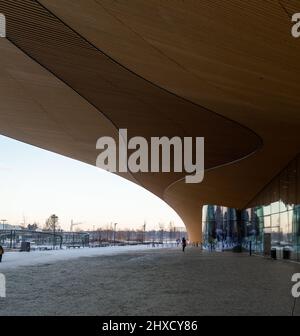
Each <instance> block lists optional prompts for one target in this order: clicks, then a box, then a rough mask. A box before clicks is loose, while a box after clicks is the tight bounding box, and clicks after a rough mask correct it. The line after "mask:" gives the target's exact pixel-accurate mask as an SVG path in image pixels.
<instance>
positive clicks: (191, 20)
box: [0, 0, 300, 240]
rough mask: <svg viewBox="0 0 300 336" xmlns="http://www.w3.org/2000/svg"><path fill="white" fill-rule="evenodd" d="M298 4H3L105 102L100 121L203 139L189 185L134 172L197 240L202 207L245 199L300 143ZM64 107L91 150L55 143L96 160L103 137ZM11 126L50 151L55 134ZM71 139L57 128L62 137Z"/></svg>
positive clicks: (76, 83)
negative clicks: (294, 26) (195, 177)
mask: <svg viewBox="0 0 300 336" xmlns="http://www.w3.org/2000/svg"><path fill="white" fill-rule="evenodd" d="M292 6H293V7H292ZM298 7H299V6H298ZM283 8H285V9H286V11H285V10H283ZM296 8H297V3H296V2H293V1H291V2H290V1H289V2H286V1H281V5H280V4H279V3H278V2H277V1H264V2H262V1H260V0H250V1H247V2H245V1H242V0H240V1H239V0H236V1H230V0H229V1H226V2H225V1H220V0H218V1H217V0H209V1H208V0H205V1H194V0H188V1H184V2H183V1H179V0H174V1H160V0H150V1H137V0H131V1H125V0H120V1H109V0H97V1H91V0H76V1H74V0H63V1H62V0H51V1H50V0H41V1H29V0H24V1H13V0H2V1H0V12H3V13H5V14H6V16H7V22H8V39H9V40H10V41H11V42H12V43H13V44H15V45H16V46H17V47H19V48H20V49H22V50H23V51H24V52H25V53H26V54H27V55H28V56H30V57H31V58H32V59H34V60H35V61H37V62H39V63H40V64H41V65H42V66H43V67H44V68H46V69H48V71H50V72H51V73H53V74H54V75H55V76H56V77H57V78H58V79H60V80H61V81H63V82H64V83H65V84H66V86H69V87H70V88H72V89H73V90H74V91H75V92H77V93H78V94H79V95H80V96H81V97H82V98H84V99H85V100H86V104H88V103H89V104H90V105H92V106H90V108H94V110H95V109H97V110H98V111H99V122H96V121H95V122H94V125H93V126H94V128H95V130H96V129H97V125H98V123H99V125H100V124H101V123H102V121H103V120H106V121H107V120H108V121H110V122H111V124H112V125H113V126H114V127H126V128H128V129H129V133H130V136H133V135H143V136H145V137H150V136H156V135H167V136H174V135H179V136H205V138H206V152H205V160H206V168H207V169H209V170H208V171H207V172H206V175H205V179H204V182H203V183H201V184H199V185H190V184H189V185H188V184H185V183H184V182H182V181H181V178H182V175H180V174H158V175H157V174H156V175H155V174H154V175H153V174H142V175H138V174H135V176H134V178H135V179H136V180H137V181H139V183H140V184H141V185H143V186H145V187H146V188H147V189H149V190H151V191H153V192H154V193H156V194H157V195H159V196H160V197H162V198H163V199H165V200H166V201H167V202H168V203H169V204H170V205H171V206H173V207H174V209H175V210H176V211H177V212H178V213H179V214H180V215H181V216H182V218H183V220H184V222H185V224H186V225H187V227H188V229H189V231H190V232H191V235H192V237H193V239H194V240H198V239H200V238H199V237H200V235H201V233H200V231H201V225H200V223H199V220H200V206H201V204H207V203H214V204H224V205H228V206H235V207H243V206H244V205H245V204H247V203H248V202H249V200H250V199H251V198H253V196H254V195H255V194H256V193H257V192H258V191H259V190H260V189H261V188H262V187H263V186H264V185H265V184H266V183H267V182H269V181H270V179H271V178H272V177H273V176H274V175H275V174H276V173H278V171H279V170H281V169H282V167H283V166H284V165H285V164H286V163H287V162H288V161H289V160H290V159H291V158H292V157H293V156H295V155H296V154H297V153H298V152H299V148H300V137H299V135H298V129H299V124H300V118H299V112H298V111H299V105H300V98H299V95H298V93H299V89H300V85H299V75H300V64H299V63H298V60H299V56H300V43H299V41H297V40H296V39H293V38H292V37H291V36H290V26H291V24H290V18H289V17H288V15H289V13H290V12H291V11H294V10H295V9H296ZM298 9H299V11H300V8H298ZM27 62H28V60H27ZM19 65H20V68H22V63H21V62H20V63H19ZM41 71H42V70H41ZM27 80H28V81H30V76H28V77H27ZM58 82H59V81H58ZM57 85H63V84H62V83H60V84H57ZM75 92H74V95H76V93H75ZM33 94H34V92H33ZM50 94H51V95H52V94H53V97H54V96H55V94H54V91H53V92H51V93H50ZM77 96H78V95H77ZM36 97H38V99H43V98H44V97H43V96H41V95H40V92H39V91H36ZM56 102H57V105H58V104H59V102H60V100H56ZM87 102H88V103H87ZM62 104H63V105H64V106H65V105H66V104H65V102H62ZM56 108H57V110H56V111H60V115H59V116H57V122H58V123H59V122H60V118H62V119H63V120H64V122H65V123H66V120H70V123H72V127H73V129H70V128H68V129H67V133H68V134H71V135H73V134H78V132H79V131H80V134H81V133H82V132H84V134H83V135H82V137H84V138H85V140H84V145H85V148H90V154H87V152H88V151H87V152H84V151H83V149H82V148H81V149H80V148H79V149H78V150H77V151H75V152H76V153H74V151H71V150H70V151H69V152H68V150H66V148H65V149H64V150H57V148H56V147H55V146H54V145H53V150H55V151H61V153H62V154H65V155H69V156H71V157H75V156H76V158H79V159H81V160H82V161H85V162H88V163H92V164H94V162H95V156H94V154H95V151H94V147H95V136H97V135H96V134H94V133H93V136H89V134H88V132H86V131H83V130H80V127H81V124H80V123H77V124H76V122H74V121H72V120H71V119H72V117H71V116H70V114H68V115H67V116H68V117H66V115H64V112H63V111H62V109H60V108H59V107H57V106H56ZM82 111H84V110H82ZM71 112H72V111H70V113H71ZM19 113H20V112H19ZM51 113H55V112H53V111H51ZM15 117H17V113H15ZM81 117H82V116H81ZM86 117H87V120H89V119H90V117H89V115H86ZM62 125H63V124H62ZM242 125H243V126H242ZM22 127H23V128H25V129H28V121H27V123H26V121H25V120H23V123H18V130H20V129H22ZM49 127H50V126H49ZM60 128H61V130H62V132H64V126H61V127H60ZM32 129H33V130H34V131H36V129H35V128H34V127H32ZM250 129H251V130H252V131H251V130H250ZM102 131H103V129H101V128H99V133H100V134H98V137H99V136H101V135H107V134H106V133H102ZM9 133H11V136H13V137H16V136H17V138H18V139H20V140H23V141H27V142H31V143H36V144H37V145H40V146H42V147H43V146H45V147H46V148H48V149H51V146H52V141H51V139H49V138H48V139H47V143H46V142H45V143H44V145H43V143H42V142H38V141H36V139H35V133H34V132H32V134H31V137H29V138H28V137H23V136H22V135H20V134H21V132H19V133H18V131H16V129H15V128H14V124H13V122H11V123H10V127H9V128H7V129H6V133H5V134H7V135H9ZM256 134H258V135H259V136H257V135H256ZM259 137H260V138H261V139H263V143H264V146H263V147H262V148H261V147H260V146H261V139H260V138H259ZM62 141H64V140H63V139H62V138H61V139H59V138H54V136H53V144H56V146H57V144H59V143H61V142H62ZM61 146H62V145H61ZM257 149H259V150H258V151H257V152H256V153H255V154H254V155H250V156H248V154H250V153H253V152H255V151H256V150H257ZM92 153H93V154H92ZM242 158H244V160H240V159H242ZM231 162H232V164H229V163H231ZM224 164H227V165H225V166H223V165H224ZM218 166H219V168H216V167H218ZM220 166H222V167H220ZM176 181H177V182H176Z"/></svg>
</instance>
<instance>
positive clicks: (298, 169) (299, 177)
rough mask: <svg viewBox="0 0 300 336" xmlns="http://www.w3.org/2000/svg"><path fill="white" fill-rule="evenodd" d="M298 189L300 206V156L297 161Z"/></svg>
mask: <svg viewBox="0 0 300 336" xmlns="http://www.w3.org/2000/svg"><path fill="white" fill-rule="evenodd" d="M296 182H297V183H296V189H297V204H300V156H299V157H298V160H297V181H296Z"/></svg>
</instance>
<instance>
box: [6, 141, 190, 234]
mask: <svg viewBox="0 0 300 336" xmlns="http://www.w3.org/2000/svg"><path fill="white" fill-rule="evenodd" d="M0 153H1V156H0V219H6V220H7V221H8V223H9V224H12V225H19V224H20V223H22V222H23V218H25V221H26V224H28V223H33V222H37V223H39V224H40V225H41V226H43V225H44V223H45V220H46V219H47V218H48V217H49V216H50V215H51V214H53V213H55V214H56V215H57V216H58V217H59V223H60V225H61V227H62V228H63V229H66V230H69V228H70V223H71V220H72V219H73V220H74V222H82V223H83V225H81V226H80V228H82V229H93V227H95V228H97V227H100V226H102V227H104V226H105V225H107V224H110V223H111V222H113V223H118V226H117V227H118V228H120V229H122V228H141V226H142V225H143V223H144V221H146V223H147V229H150V228H158V223H159V222H162V223H165V225H166V227H167V226H168V225H169V223H170V221H173V222H174V224H175V226H184V224H183V222H182V221H181V219H180V218H179V216H178V215H177V214H176V212H175V211H174V210H173V209H171V208H170V207H169V206H168V205H167V204H166V203H164V202H163V201H162V200H160V199H159V198H158V197H156V196H154V195H153V194H152V193H150V192H148V191H147V190H145V189H143V188H141V187H139V186H137V185H135V184H134V183H131V182H129V181H127V180H125V179H122V178H121V177H118V176H116V175H114V174H111V173H108V172H106V171H103V170H101V169H99V168H97V167H93V166H90V165H87V164H84V163H82V162H79V161H75V160H72V159H69V158H66V157H63V156H61V155H57V154H54V153H51V152H48V151H45V150H42V149H39V148H36V147H33V146H30V145H27V144H24V143H21V142H19V141H16V140H12V139H10V138H7V137H4V136H1V135H0Z"/></svg>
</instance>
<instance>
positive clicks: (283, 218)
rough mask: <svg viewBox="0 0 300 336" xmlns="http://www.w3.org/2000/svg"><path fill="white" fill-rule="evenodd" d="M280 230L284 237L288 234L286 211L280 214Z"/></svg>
mask: <svg viewBox="0 0 300 336" xmlns="http://www.w3.org/2000/svg"><path fill="white" fill-rule="evenodd" d="M280 230H281V232H282V233H283V235H285V236H286V235H287V234H288V232H289V215H288V212H287V211H285V212H282V213H281V214H280Z"/></svg>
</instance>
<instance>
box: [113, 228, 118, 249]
mask: <svg viewBox="0 0 300 336" xmlns="http://www.w3.org/2000/svg"><path fill="white" fill-rule="evenodd" d="M117 225H118V223H114V246H116V230H117Z"/></svg>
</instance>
